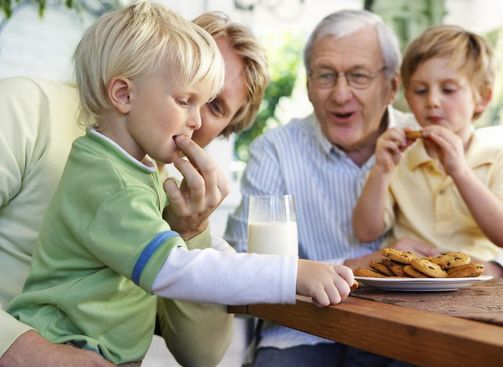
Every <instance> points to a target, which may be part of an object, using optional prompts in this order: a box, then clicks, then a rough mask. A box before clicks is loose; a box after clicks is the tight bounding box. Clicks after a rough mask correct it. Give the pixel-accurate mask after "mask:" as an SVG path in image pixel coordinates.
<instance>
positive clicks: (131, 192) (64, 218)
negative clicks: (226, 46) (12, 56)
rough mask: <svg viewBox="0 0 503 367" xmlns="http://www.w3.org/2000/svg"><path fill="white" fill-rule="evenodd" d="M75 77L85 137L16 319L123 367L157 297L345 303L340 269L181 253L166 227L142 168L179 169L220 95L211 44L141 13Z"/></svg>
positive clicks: (105, 21)
mask: <svg viewBox="0 0 503 367" xmlns="http://www.w3.org/2000/svg"><path fill="white" fill-rule="evenodd" d="M75 64H76V74H77V83H78V88H79V94H80V103H81V116H82V121H83V122H84V123H85V124H86V125H87V126H88V130H87V132H86V135H85V136H84V137H82V138H79V139H77V140H76V141H75V142H74V144H73V146H72V150H71V152H70V155H69V159H68V162H67V165H66V167H65V170H64V173H63V176H62V179H61V182H60V186H59V188H58V190H57V192H56V194H55V196H54V199H53V201H52V203H51V205H50V206H49V209H48V210H47V213H46V216H45V219H44V224H43V226H42V229H41V231H40V236H39V241H38V245H37V248H36V250H35V252H34V254H33V261H32V270H31V272H30V275H29V276H28V279H27V281H26V283H25V286H24V289H23V294H21V295H20V296H18V297H16V298H14V300H13V301H12V303H11V304H10V306H9V309H8V311H9V312H11V314H12V315H14V316H15V317H17V318H18V319H19V320H20V321H22V322H24V323H27V324H29V325H31V326H33V327H35V328H36V329H37V330H38V332H39V333H40V334H41V335H42V336H43V337H45V338H47V339H49V340H50V341H52V342H56V343H71V344H73V345H75V346H78V347H80V348H85V349H90V350H93V351H95V352H97V353H99V354H101V355H102V356H103V357H105V358H106V359H108V360H110V361H112V362H113V363H116V364H123V363H139V361H141V359H142V358H143V356H144V355H145V353H146V351H147V349H148V346H149V344H150V341H151V338H152V334H153V328H154V319H155V308H156V297H155V296H154V295H159V296H162V297H166V298H173V299H179V300H189V301H199V302H210V303H221V304H246V303H255V302H285V303H293V302H295V293H296V292H295V291H297V292H298V293H300V294H304V295H308V296H311V297H313V300H314V302H316V303H317V304H319V305H328V304H330V303H337V302H340V301H341V299H343V298H345V297H346V296H347V295H348V293H349V284H351V283H352V281H353V278H352V274H351V272H350V271H349V269H347V268H345V267H341V266H331V265H327V264H321V263H315V262H309V261H303V260H300V261H298V260H297V259H296V258H293V257H287V256H285V257H281V256H265V255H262V256H260V255H246V254H235V253H224V252H218V251H215V250H212V249H205V250H188V249H187V246H186V243H185V239H188V237H187V236H181V235H179V234H178V233H176V232H174V231H172V230H171V229H170V227H169V225H168V223H167V222H166V221H165V220H164V219H163V216H162V213H163V209H164V208H165V206H166V204H167V199H166V194H165V193H164V191H163V189H162V182H161V180H160V178H159V174H158V172H157V170H156V169H155V167H154V164H152V163H150V162H149V161H148V160H146V157H147V155H148V156H149V157H151V158H152V159H155V160H157V161H160V162H163V163H170V162H172V161H173V160H175V159H176V157H177V155H178V152H179V147H180V146H182V145H183V144H186V143H187V141H188V140H189V139H190V137H191V135H192V133H193V131H194V130H197V129H198V128H199V127H200V125H201V117H200V112H199V111H200V109H201V108H202V107H203V106H204V105H205V104H206V103H207V102H208V101H209V100H211V99H212V98H213V97H214V96H215V95H216V94H217V93H218V92H219V90H220V88H221V87H222V83H223V80H224V66H223V60H222V57H221V56H220V54H219V52H218V49H217V47H216V45H215V42H214V40H213V39H212V38H211V37H210V36H209V35H208V34H207V33H206V32H205V31H203V30H202V29H201V28H199V27H198V26H196V25H193V24H192V23H190V22H188V21H185V20H183V19H182V18H180V17H179V16H177V15H176V14H175V13H173V12H171V11H169V10H168V9H166V8H164V7H162V6H160V5H156V4H152V3H150V2H146V1H140V2H137V3H134V4H132V5H130V6H128V7H126V8H125V9H123V10H119V11H114V12H112V13H110V14H107V15H105V16H103V17H101V18H100V19H99V20H98V21H97V22H96V23H95V24H94V25H92V26H91V27H90V28H89V29H88V30H87V31H86V33H85V34H84V36H83V38H82V40H81V42H80V43H79V45H78V47H77V50H76V53H75ZM189 158H191V159H195V160H197V157H189ZM209 179H211V177H210V178H209ZM236 269H239V271H238V272H236ZM187 347H188V348H190V346H187Z"/></svg>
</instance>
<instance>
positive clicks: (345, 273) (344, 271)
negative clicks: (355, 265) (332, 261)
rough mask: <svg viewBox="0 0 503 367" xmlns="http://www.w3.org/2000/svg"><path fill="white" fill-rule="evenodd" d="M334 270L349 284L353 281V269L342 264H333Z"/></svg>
mask: <svg viewBox="0 0 503 367" xmlns="http://www.w3.org/2000/svg"><path fill="white" fill-rule="evenodd" d="M334 268H335V271H336V272H337V274H339V275H340V276H341V277H342V278H343V279H344V280H345V281H346V283H348V284H349V285H351V284H353V283H354V281H355V276H354V274H353V271H352V270H351V269H350V268H348V267H347V266H344V265H334Z"/></svg>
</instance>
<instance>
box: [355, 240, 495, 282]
mask: <svg viewBox="0 0 503 367" xmlns="http://www.w3.org/2000/svg"><path fill="white" fill-rule="evenodd" d="M381 252H382V254H383V258H382V259H380V260H378V261H373V262H371V263H370V264H369V267H368V268H358V269H355V270H353V272H354V274H355V279H356V280H358V281H359V282H361V283H363V284H364V285H367V286H371V287H377V288H381V289H385V290H391V291H408V292H435V291H454V290H457V289H460V288H466V287H469V286H471V285H472V284H473V283H476V282H483V281H487V280H490V279H492V276H489V275H483V273H484V265H482V264H477V263H472V262H471V258H470V256H469V255H468V254H465V253H463V252H447V253H444V254H441V255H439V256H435V257H426V258H420V257H417V256H416V255H414V254H412V253H411V252H408V251H400V250H397V249H393V248H384V249H382V250H381Z"/></svg>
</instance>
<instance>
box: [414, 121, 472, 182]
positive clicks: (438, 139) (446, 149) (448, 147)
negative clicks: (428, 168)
mask: <svg viewBox="0 0 503 367" xmlns="http://www.w3.org/2000/svg"><path fill="white" fill-rule="evenodd" d="M423 134H424V137H425V139H427V142H430V144H429V147H431V148H432V149H434V151H435V152H436V154H437V156H438V160H439V161H440V163H441V164H442V166H443V167H444V170H445V173H447V174H448V175H449V176H451V177H453V178H454V176H456V175H457V176H459V175H462V174H463V172H464V170H465V169H466V168H467V165H466V160H465V147H464V146H463V141H462V140H461V138H460V137H459V136H458V135H456V134H455V133H454V132H452V131H451V130H449V129H447V128H445V127H443V126H438V125H431V126H427V127H425V128H424V130H423Z"/></svg>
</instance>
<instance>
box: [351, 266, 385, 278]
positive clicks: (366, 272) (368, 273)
mask: <svg viewBox="0 0 503 367" xmlns="http://www.w3.org/2000/svg"><path fill="white" fill-rule="evenodd" d="M353 274H354V275H356V276H359V277H369V278H386V275H382V274H381V273H378V272H377V271H374V270H372V269H366V268H357V269H355V270H353Z"/></svg>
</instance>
